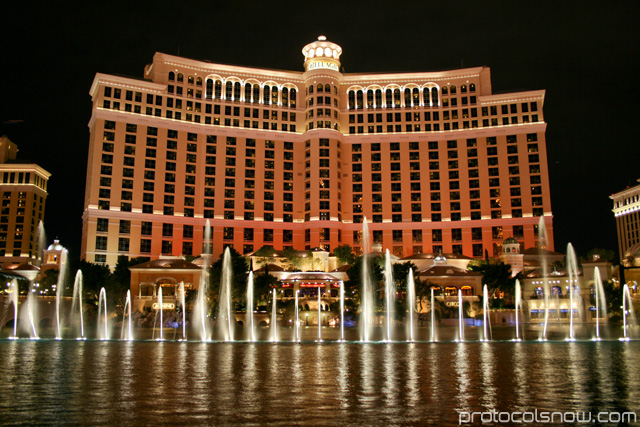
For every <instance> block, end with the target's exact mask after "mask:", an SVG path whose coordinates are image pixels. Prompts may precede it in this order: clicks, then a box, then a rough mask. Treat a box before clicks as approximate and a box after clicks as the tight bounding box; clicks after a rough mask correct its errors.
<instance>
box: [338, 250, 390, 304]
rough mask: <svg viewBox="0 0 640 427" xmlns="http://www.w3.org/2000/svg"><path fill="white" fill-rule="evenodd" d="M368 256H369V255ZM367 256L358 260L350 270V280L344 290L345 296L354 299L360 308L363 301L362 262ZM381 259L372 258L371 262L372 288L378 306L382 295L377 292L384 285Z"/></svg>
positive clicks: (345, 283)
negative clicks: (361, 299)
mask: <svg viewBox="0 0 640 427" xmlns="http://www.w3.org/2000/svg"><path fill="white" fill-rule="evenodd" d="M367 256H368V255H367ZM364 257H365V255H363V256H360V257H358V258H356V260H355V262H354V263H353V264H352V265H351V268H349V271H348V272H347V274H348V276H349V280H347V281H346V282H344V286H345V287H344V290H345V294H346V295H348V296H349V298H352V299H354V301H356V302H357V305H358V306H360V304H361V301H360V298H361V293H362V262H363V260H364ZM380 259H381V258H380V257H370V259H369V260H368V261H369V278H370V279H369V280H370V282H371V285H372V286H371V287H372V289H373V294H374V303H375V305H376V306H378V305H379V304H380V302H381V299H380V293H379V292H376V290H377V289H378V288H379V287H380V284H381V283H382V278H383V275H382V268H381V267H380V262H379V261H380Z"/></svg>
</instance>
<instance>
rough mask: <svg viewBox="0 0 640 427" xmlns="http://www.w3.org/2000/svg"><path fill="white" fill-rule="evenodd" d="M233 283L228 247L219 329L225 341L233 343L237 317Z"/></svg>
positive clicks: (219, 308)
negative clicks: (233, 311) (235, 315)
mask: <svg viewBox="0 0 640 427" xmlns="http://www.w3.org/2000/svg"><path fill="white" fill-rule="evenodd" d="M232 282H233V268H232V266H231V251H230V250H229V248H228V247H227V248H226V249H225V250H224V254H223V256H222V277H221V278H220V302H219V305H218V329H219V332H220V334H221V336H222V339H223V340H224V341H233V329H234V326H233V325H234V324H235V317H234V316H233V313H232V308H233V302H232V301H231V285H232Z"/></svg>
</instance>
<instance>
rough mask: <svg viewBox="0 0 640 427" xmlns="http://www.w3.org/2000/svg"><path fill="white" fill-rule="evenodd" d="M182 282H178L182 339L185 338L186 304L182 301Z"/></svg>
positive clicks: (183, 296)
mask: <svg viewBox="0 0 640 427" xmlns="http://www.w3.org/2000/svg"><path fill="white" fill-rule="evenodd" d="M184 300H185V295H184V282H180V307H181V311H182V339H183V340H185V341H186V339H187V306H186V305H185V303H184Z"/></svg>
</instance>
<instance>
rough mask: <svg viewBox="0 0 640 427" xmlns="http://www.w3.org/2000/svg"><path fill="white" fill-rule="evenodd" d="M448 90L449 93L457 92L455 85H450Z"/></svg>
mask: <svg viewBox="0 0 640 427" xmlns="http://www.w3.org/2000/svg"><path fill="white" fill-rule="evenodd" d="M449 92H451V95H455V94H456V93H457V92H456V85H451V86H450V87H449Z"/></svg>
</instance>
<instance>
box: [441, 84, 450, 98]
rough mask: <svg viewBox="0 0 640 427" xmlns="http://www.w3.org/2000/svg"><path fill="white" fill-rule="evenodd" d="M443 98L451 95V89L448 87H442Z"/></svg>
mask: <svg viewBox="0 0 640 427" xmlns="http://www.w3.org/2000/svg"><path fill="white" fill-rule="evenodd" d="M441 91H442V96H445V95H449V89H447V87H446V86H442V89H441Z"/></svg>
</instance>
